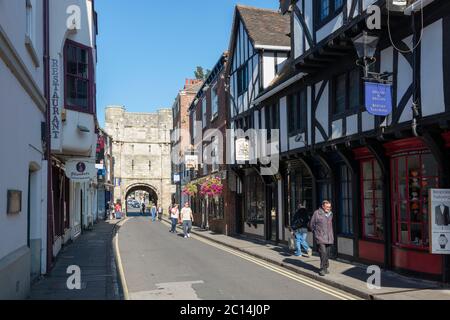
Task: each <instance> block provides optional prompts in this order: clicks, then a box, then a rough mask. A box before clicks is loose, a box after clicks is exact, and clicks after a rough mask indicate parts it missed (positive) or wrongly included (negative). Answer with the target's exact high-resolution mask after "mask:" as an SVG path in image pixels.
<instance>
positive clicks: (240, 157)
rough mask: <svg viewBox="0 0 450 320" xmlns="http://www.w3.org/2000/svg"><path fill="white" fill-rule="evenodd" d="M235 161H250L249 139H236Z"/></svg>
mask: <svg viewBox="0 0 450 320" xmlns="http://www.w3.org/2000/svg"><path fill="white" fill-rule="evenodd" d="M236 161H238V162H245V161H250V141H249V140H248V139H246V138H241V139H237V140H236Z"/></svg>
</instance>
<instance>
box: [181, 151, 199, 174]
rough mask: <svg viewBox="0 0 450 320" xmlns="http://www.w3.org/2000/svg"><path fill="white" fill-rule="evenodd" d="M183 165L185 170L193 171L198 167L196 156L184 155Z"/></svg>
mask: <svg viewBox="0 0 450 320" xmlns="http://www.w3.org/2000/svg"><path fill="white" fill-rule="evenodd" d="M184 163H185V166H186V169H187V170H195V169H197V167H198V156H197V155H189V154H188V155H185V156H184Z"/></svg>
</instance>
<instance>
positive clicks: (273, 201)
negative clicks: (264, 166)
mask: <svg viewBox="0 0 450 320" xmlns="http://www.w3.org/2000/svg"><path fill="white" fill-rule="evenodd" d="M267 200H268V203H267V204H268V205H267V209H268V212H267V215H266V216H267V221H266V223H267V232H266V234H267V237H266V238H267V239H266V240H269V241H272V242H277V241H278V214H279V213H278V188H277V184H276V183H272V184H269V185H268V186H267Z"/></svg>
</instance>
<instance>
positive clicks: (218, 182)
mask: <svg viewBox="0 0 450 320" xmlns="http://www.w3.org/2000/svg"><path fill="white" fill-rule="evenodd" d="M222 192H223V184H222V179H221V178H219V177H214V178H208V179H206V181H205V182H203V183H202V185H201V186H200V194H201V195H202V196H205V197H211V198H212V197H215V196H219V195H221V194H222Z"/></svg>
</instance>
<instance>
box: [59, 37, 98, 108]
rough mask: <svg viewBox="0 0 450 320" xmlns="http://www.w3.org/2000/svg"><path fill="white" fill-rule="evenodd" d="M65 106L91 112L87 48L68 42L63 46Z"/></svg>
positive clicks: (89, 67) (88, 53)
mask: <svg viewBox="0 0 450 320" xmlns="http://www.w3.org/2000/svg"><path fill="white" fill-rule="evenodd" d="M65 60H66V64H65V87H66V94H65V101H66V106H67V107H68V108H71V109H75V110H77V111H81V112H92V104H93V101H92V96H93V94H92V90H93V89H92V80H91V70H90V69H91V59H90V51H89V49H88V48H86V47H84V46H81V45H79V44H76V43H74V42H72V41H68V42H67V43H66V46H65Z"/></svg>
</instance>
